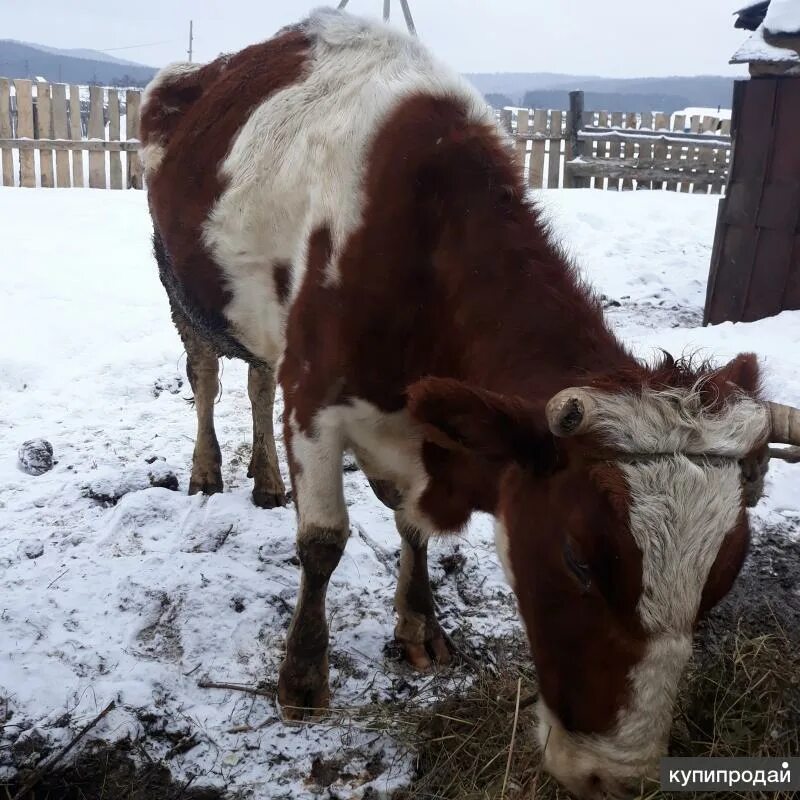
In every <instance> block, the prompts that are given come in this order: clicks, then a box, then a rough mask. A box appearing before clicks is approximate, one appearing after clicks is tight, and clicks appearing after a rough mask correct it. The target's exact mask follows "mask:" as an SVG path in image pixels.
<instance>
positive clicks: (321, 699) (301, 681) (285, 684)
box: [278, 662, 331, 721]
mask: <svg viewBox="0 0 800 800" xmlns="http://www.w3.org/2000/svg"><path fill="white" fill-rule="evenodd" d="M278 702H279V703H280V706H281V711H282V712H283V718H284V719H285V720H287V721H295V720H303V719H307V718H310V717H319V716H322V715H324V714H325V713H326V712H327V710H328V707H329V706H330V703H331V691H330V688H329V686H328V676H327V669H325V670H324V671H323V669H321V668H320V667H311V668H309V669H308V670H306V671H305V672H304V673H303V674H299V673H298V672H297V671H296V670H294V669H291V668H289V667H288V666H287V664H286V662H284V663H283V666H282V667H281V670H280V674H279V676H278Z"/></svg>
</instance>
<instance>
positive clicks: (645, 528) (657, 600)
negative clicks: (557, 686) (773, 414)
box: [539, 406, 760, 786]
mask: <svg viewBox="0 0 800 800" xmlns="http://www.w3.org/2000/svg"><path fill="white" fill-rule="evenodd" d="M757 409H760V406H757ZM698 435H699V436H701V437H702V436H703V434H702V433H700V434H698ZM741 440H742V441H745V437H741ZM706 441H708V439H706ZM717 441H719V440H717ZM746 447H747V446H746V445H745V449H746ZM619 467H620V469H621V470H622V472H623V473H624V475H625V478H626V481H627V483H628V487H629V490H630V494H631V512H630V529H631V534H632V536H633V538H634V540H635V541H636V544H637V546H638V547H639V550H640V551H641V553H642V594H641V597H640V599H639V604H638V608H637V610H638V613H639V617H640V619H641V622H642V625H643V627H644V628H645V630H646V631H647V632H648V634H650V636H651V639H650V643H649V645H648V648H647V652H646V654H645V657H644V658H643V659H642V661H641V662H639V663H638V664H637V665H636V666H635V667H634V668H633V669H632V671H631V673H630V675H629V676H628V679H629V682H630V686H631V697H630V702H629V705H628V707H627V708H624V709H622V710H621V711H620V713H619V717H618V720H617V724H616V727H615V728H614V730H612V732H611V733H610V734H608V735H603V736H574V735H571V734H568V733H567V732H566V731H564V730H563V728H562V727H561V725H560V723H559V722H558V721H557V720H556V719H555V717H554V715H553V714H552V712H550V711H549V710H547V709H546V708H544V709H543V710H542V715H541V716H540V731H539V736H540V741H541V743H542V744H544V742H545V740H547V737H548V736H549V740H548V744H547V747H548V750H549V753H546V755H545V762H546V764H547V765H548V769H550V770H551V771H552V772H553V773H554V774H555V775H556V777H559V778H562V779H563V782H564V783H565V784H566V785H567V786H575V785H576V784H575V783H574V782H573V781H574V780H578V779H579V778H581V777H582V778H584V779H585V778H586V777H587V776H588V774H589V773H590V772H592V771H594V772H597V773H598V774H599V775H601V776H606V777H607V778H608V779H609V780H611V781H625V780H627V779H631V778H636V777H641V776H642V775H644V774H654V771H655V769H656V767H657V762H658V759H659V757H660V756H661V755H663V752H664V750H665V748H666V742H667V739H668V736H669V730H670V726H671V724H672V714H673V709H674V703H675V698H676V697H677V694H678V687H679V684H680V679H681V675H682V674H683V670H684V668H685V666H686V663H687V662H688V660H689V657H690V655H691V649H692V648H691V642H692V630H693V627H694V621H695V618H696V616H697V611H698V609H699V607H700V600H701V596H702V592H703V588H704V586H705V583H706V580H707V578H708V574H709V572H710V570H711V566H712V565H713V563H714V560H715V559H716V557H717V555H718V553H719V551H720V547H721V546H722V542H723V539H724V538H725V535H726V534H727V533H729V532H730V531H731V530H732V529H733V527H734V526H735V525H736V522H737V520H738V517H739V514H740V509H741V476H740V468H739V465H738V463H737V462H736V461H735V460H733V459H731V460H730V461H729V462H727V463H721V464H720V463H718V462H713V463H712V462H699V463H698V462H696V461H694V460H690V459H688V458H686V457H684V456H682V455H675V456H666V457H663V458H657V459H653V460H643V461H638V462H637V461H634V462H632V463H620V464H619ZM582 770H583V771H582Z"/></svg>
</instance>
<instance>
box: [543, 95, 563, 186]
mask: <svg viewBox="0 0 800 800" xmlns="http://www.w3.org/2000/svg"><path fill="white" fill-rule="evenodd" d="M563 120H564V114H563V112H561V111H560V110H559V109H553V110H552V111H551V112H550V134H551V137H552V138H551V139H550V144H549V151H550V152H549V155H548V161H547V188H548V189H558V187H559V185H560V183H561V161H562V159H561V140H562V139H563V138H564V137H563V136H562V134H561V124H562V122H563Z"/></svg>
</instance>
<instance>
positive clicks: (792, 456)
mask: <svg viewBox="0 0 800 800" xmlns="http://www.w3.org/2000/svg"><path fill="white" fill-rule="evenodd" d="M769 457H770V458H778V459H780V460H781V461H786V462H787V463H789V464H800V447H770V449H769Z"/></svg>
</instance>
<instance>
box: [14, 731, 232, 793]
mask: <svg viewBox="0 0 800 800" xmlns="http://www.w3.org/2000/svg"><path fill="white" fill-rule="evenodd" d="M133 747H134V745H132V744H131V743H130V742H122V743H120V744H117V745H112V746H109V745H95V746H93V747H89V748H87V749H86V750H84V751H83V752H82V753H81V755H80V756H79V757H78V759H77V760H76V761H75V762H74V763H73V764H70V765H69V766H67V767H64V768H61V769H54V770H53V771H52V772H49V773H47V774H45V775H43V776H42V779H41V780H40V781H39V782H38V783H37V784H36V786H35V787H34V788H33V789H32V790H31V791H30V792H29V793H27V794H25V795H24V800H223V798H225V797H226V795H225V794H224V793H223V792H222V791H220V790H219V789H211V788H202V787H197V786H193V785H192V784H193V783H194V781H193V780H189V781H182V782H177V781H175V780H173V778H172V776H171V775H170V772H169V770H168V769H167V768H166V767H165V766H164V765H163V763H161V762H155V761H150V760H149V759H145V760H144V763H142V759H141V757H140V756H141V754H136V753H134V752H133ZM27 777H28V775H26V774H24V773H21V774H20V775H19V776H18V778H17V780H16V781H14V782H12V783H10V784H2V783H0V796H2V797H14V796H15V794H16V793H17V791H18V790H19V788H20V786H22V785H23V784H24V782H25V780H26V779H27ZM6 792H7V793H8V794H7V795H6ZM228 800H230V798H228Z"/></svg>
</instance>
